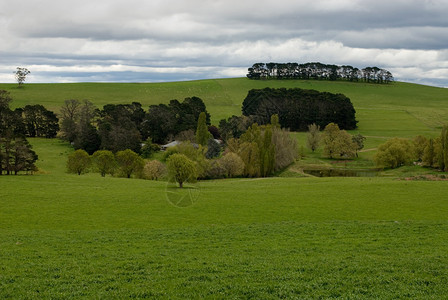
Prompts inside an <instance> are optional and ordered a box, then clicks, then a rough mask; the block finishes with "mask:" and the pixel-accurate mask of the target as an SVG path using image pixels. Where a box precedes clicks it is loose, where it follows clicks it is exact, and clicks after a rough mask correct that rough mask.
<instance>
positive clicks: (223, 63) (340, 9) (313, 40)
mask: <svg viewBox="0 0 448 300" xmlns="http://www.w3.org/2000/svg"><path fill="white" fill-rule="evenodd" d="M447 12H448V2H446V1H443V0H433V1H420V0H406V1H405V0H397V1H386V0H377V1H369V2H367V1H361V0H339V1H334V0H315V1H312V2H310V1H304V0H301V1H294V0H276V1H273V0H246V1H240V0H238V1H237V0H214V1H211V0H209V1H203V0H201V1H199V0H189V1H182V0H156V1H155V0H152V1H144V0H127V1H122V0H97V1H87V0H78V1H72V0H69V1H55V0H42V1H26V4H24V3H23V2H17V1H15V2H14V1H12V2H10V3H6V1H2V2H0V81H11V80H13V77H12V76H11V78H12V79H10V80H8V78H9V76H10V75H11V73H12V72H13V70H14V69H15V67H16V66H26V67H28V68H29V69H31V70H32V72H33V73H32V74H33V77H30V80H31V79H32V80H36V81H49V82H59V81H67V80H69V81H70V80H74V81H77V80H81V81H83V80H84V81H92V80H97V79H98V78H100V77H101V76H102V78H107V79H108V80H111V81H114V80H119V81H122V80H125V79H126V78H125V77H126V76H129V77H128V80H129V81H133V80H140V79H141V78H143V79H145V78H150V79H149V80H154V81H155V80H164V79H165V80H173V79H177V78H182V79H188V78H191V79H195V78H198V77H201V78H208V77H210V78H212V77H217V76H223V77H227V76H235V75H237V76H244V73H245V71H241V70H246V69H247V67H249V66H250V65H251V64H252V63H254V62H259V61H261V62H268V61H277V62H283V61H284V62H286V61H295V62H308V61H321V62H323V63H333V64H351V65H354V66H357V67H365V66H372V65H376V66H380V67H383V68H386V69H390V70H391V71H392V70H396V72H397V73H396V74H395V75H396V78H398V79H400V78H406V79H407V80H414V81H419V80H422V78H424V79H425V80H426V81H431V78H434V79H437V84H440V82H442V84H443V85H448V76H447V75H446V68H447V67H448V66H447V64H448V63H447V61H448V50H447V49H448V37H447V36H446V32H447V29H448V28H447V27H448V19H447V18H446V14H447ZM9 68H11V69H9ZM413 68H414V69H415V70H420V71H421V72H411V71H410V70H413ZM406 70H408V71H406ZM108 72H109V73H110V74H108V75H106V74H105V73H108ZM139 73H140V74H142V75H141V76H138V74H139ZM177 73H178V74H179V76H177V77H173V76H174V74H177ZM114 74H119V77H118V76H117V77H114ZM147 74H151V75H150V76H147ZM402 74H403V75H402ZM123 78H124V79H123ZM443 81H445V82H446V84H445V83H443Z"/></svg>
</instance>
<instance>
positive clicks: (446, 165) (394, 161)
mask: <svg viewBox="0 0 448 300" xmlns="http://www.w3.org/2000/svg"><path fill="white" fill-rule="evenodd" d="M374 161H375V162H376V164H377V165H378V166H381V167H385V168H398V167H401V166H404V165H411V164H412V163H416V164H420V165H422V166H424V167H430V168H434V169H439V170H442V171H445V172H447V171H448V126H443V128H442V131H441V133H440V135H439V136H438V137H435V138H427V137H425V136H422V135H418V136H416V137H414V138H413V139H412V140H409V139H404V138H392V139H390V140H388V141H387V142H386V143H384V144H382V145H380V146H379V147H378V151H377V153H376V154H375V156H374Z"/></svg>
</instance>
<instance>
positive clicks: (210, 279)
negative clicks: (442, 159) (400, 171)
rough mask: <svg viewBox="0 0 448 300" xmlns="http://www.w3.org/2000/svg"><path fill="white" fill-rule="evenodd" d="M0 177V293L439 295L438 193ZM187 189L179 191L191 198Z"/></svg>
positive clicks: (389, 185) (277, 183) (53, 170)
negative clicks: (175, 196)
mask: <svg viewBox="0 0 448 300" xmlns="http://www.w3.org/2000/svg"><path fill="white" fill-rule="evenodd" d="M32 143H33V145H34V147H35V150H36V151H37V152H38V153H39V155H40V161H39V167H40V168H41V169H42V170H44V172H43V173H42V174H38V175H34V176H25V175H22V176H2V177H0V187H1V189H0V208H1V209H0V262H1V263H0V298H2V299H5V298H64V299H65V298H79V297H89V298H107V299H109V298H128V297H132V298H144V297H148V298H150V297H151V298H152V297H163V298H184V299H185V298H202V297H206V298H224V297H226V298H227V297H229V298H254V299H269V298H279V297H280V298H335V297H344V298H359V299H361V298H362V299H365V298H382V299H391V298H412V299H415V298H421V299H428V298H432V299H441V298H445V297H446V295H448V219H447V215H448V201H447V200H446V197H445V195H447V194H448V185H447V184H446V182H442V181H438V182H437V181H412V182H410V181H404V180H397V179H393V178H268V179H235V180H217V181H203V182H200V183H199V185H198V186H195V189H194V190H195V194H194V204H193V205H190V206H187V207H177V206H174V205H172V204H171V203H170V201H169V200H170V195H171V194H172V192H173V191H172V190H170V187H169V186H168V185H167V184H166V183H165V182H155V181H144V180H137V179H131V180H129V179H121V178H111V177H106V178H101V177H100V176H99V175H98V174H88V175H84V176H77V175H69V174H65V173H64V162H65V157H66V154H67V152H69V151H71V150H70V149H69V147H68V146H67V145H66V144H64V143H62V142H59V141H56V140H45V139H33V140H32ZM191 190H192V189H190V190H189V189H186V190H185V191H186V192H187V193H188V191H191Z"/></svg>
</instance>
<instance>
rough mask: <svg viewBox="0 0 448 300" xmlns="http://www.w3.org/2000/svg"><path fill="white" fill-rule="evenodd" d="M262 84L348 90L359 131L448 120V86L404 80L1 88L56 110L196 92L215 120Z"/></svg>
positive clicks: (404, 132) (235, 111)
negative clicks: (77, 103) (74, 102)
mask: <svg viewBox="0 0 448 300" xmlns="http://www.w3.org/2000/svg"><path fill="white" fill-rule="evenodd" d="M264 87H274V88H279V87H285V88H292V87H299V88H306V89H315V90H318V91H328V92H332V93H342V94H345V95H346V96H348V97H349V98H350V99H351V101H352V102H353V104H354V106H355V109H356V111H357V120H358V121H359V123H358V125H359V128H358V130H357V131H359V132H361V133H362V134H364V135H367V136H378V137H391V136H403V137H412V136H415V135H416V134H425V135H433V134H434V133H435V132H438V130H439V129H440V127H441V126H442V125H443V124H444V123H445V122H448V89H443V88H436V87H429V86H423V85H417V84H411V83H402V82H395V83H393V84H389V85H377V84H365V83H350V82H345V81H339V82H331V81H305V80H283V81H278V80H268V81H255V80H249V79H246V78H231V79H210V80H199V81H187V82H168V83H64V84H26V85H25V88H23V89H17V88H16V85H14V84H0V89H5V90H7V91H9V92H10V93H11V95H12V97H13V99H14V102H13V103H12V106H13V107H20V106H24V105H26V104H36V103H39V104H42V105H44V106H45V107H46V108H48V109H50V110H54V111H58V110H59V108H60V107H61V105H62V103H63V102H64V100H66V99H80V100H82V99H88V100H90V101H92V102H93V103H94V104H95V105H97V106H98V107H102V106H103V105H105V104H109V103H115V104H118V103H130V102H132V101H138V102H140V103H142V104H143V105H144V107H145V108H147V107H148V106H149V105H151V104H159V103H168V102H169V100H171V99H178V100H183V99H184V98H186V97H191V96H198V97H200V98H202V99H203V100H204V102H205V104H206V105H207V109H208V110H209V112H210V113H211V116H212V123H214V124H217V123H218V122H219V120H220V119H223V118H227V117H229V116H231V115H240V114H241V104H242V102H243V99H244V98H245V97H246V95H247V92H248V91H249V90H250V89H253V88H264Z"/></svg>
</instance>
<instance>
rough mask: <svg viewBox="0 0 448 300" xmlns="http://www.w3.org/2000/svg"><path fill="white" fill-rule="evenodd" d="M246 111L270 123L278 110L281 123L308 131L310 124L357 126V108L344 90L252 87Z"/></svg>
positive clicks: (252, 116) (347, 127)
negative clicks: (345, 94)
mask: <svg viewBox="0 0 448 300" xmlns="http://www.w3.org/2000/svg"><path fill="white" fill-rule="evenodd" d="M242 112H243V115H245V116H250V117H251V118H252V119H253V120H254V121H255V122H257V123H259V124H266V123H268V122H269V119H270V117H271V116H272V115H274V114H277V115H278V116H279V121H280V125H281V127H284V128H289V129H290V130H292V131H306V130H307V128H308V125H310V124H313V123H314V124H317V125H318V126H320V127H321V128H324V127H325V126H326V125H327V124H329V123H336V124H338V125H339V127H340V128H342V129H346V130H351V129H355V128H356V123H357V121H356V119H355V113H356V111H355V108H354V107H353V104H352V103H351V101H350V99H349V98H348V97H346V96H344V95H343V94H333V93H328V92H318V91H315V90H307V89H299V88H293V89H285V88H280V89H274V88H265V89H252V90H250V91H249V93H248V95H247V96H246V98H245V99H244V101H243V107H242Z"/></svg>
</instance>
